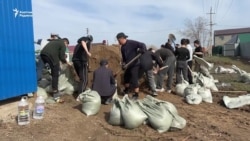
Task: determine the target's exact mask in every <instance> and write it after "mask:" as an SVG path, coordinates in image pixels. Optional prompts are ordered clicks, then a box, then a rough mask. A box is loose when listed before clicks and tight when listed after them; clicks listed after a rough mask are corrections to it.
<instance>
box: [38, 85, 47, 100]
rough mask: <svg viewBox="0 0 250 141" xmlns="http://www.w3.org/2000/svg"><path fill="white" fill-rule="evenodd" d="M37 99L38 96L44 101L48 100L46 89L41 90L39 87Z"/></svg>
mask: <svg viewBox="0 0 250 141" xmlns="http://www.w3.org/2000/svg"><path fill="white" fill-rule="evenodd" d="M36 94H37V97H38V96H42V97H43V99H47V98H48V94H47V92H46V91H45V89H43V88H41V87H37V91H36Z"/></svg>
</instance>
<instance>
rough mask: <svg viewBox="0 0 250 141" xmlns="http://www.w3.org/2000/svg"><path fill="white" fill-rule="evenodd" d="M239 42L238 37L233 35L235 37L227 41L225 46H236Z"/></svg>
mask: <svg viewBox="0 0 250 141" xmlns="http://www.w3.org/2000/svg"><path fill="white" fill-rule="evenodd" d="M237 41H238V35H233V37H232V38H231V39H230V40H229V41H227V42H226V43H225V44H235V43H237Z"/></svg>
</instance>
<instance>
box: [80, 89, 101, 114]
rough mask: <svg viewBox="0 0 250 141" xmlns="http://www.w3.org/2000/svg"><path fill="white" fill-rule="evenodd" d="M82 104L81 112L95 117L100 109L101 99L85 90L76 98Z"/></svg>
mask: <svg viewBox="0 0 250 141" xmlns="http://www.w3.org/2000/svg"><path fill="white" fill-rule="evenodd" d="M77 99H79V100H80V101H81V102H82V112H83V113H84V114H86V115H87V116H90V115H95V114H97V113H98V112H99V110H100V108H101V97H100V95H99V94H98V92H96V91H93V90H91V89H87V90H86V91H84V92H83V93H81V94H80V95H79V96H78V98H77Z"/></svg>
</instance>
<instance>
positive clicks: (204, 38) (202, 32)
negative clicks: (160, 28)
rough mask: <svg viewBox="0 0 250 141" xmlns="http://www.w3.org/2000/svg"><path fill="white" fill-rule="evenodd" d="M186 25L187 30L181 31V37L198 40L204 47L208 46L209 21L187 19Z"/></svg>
mask: <svg viewBox="0 0 250 141" xmlns="http://www.w3.org/2000/svg"><path fill="white" fill-rule="evenodd" d="M184 24H185V29H184V30H182V31H180V34H181V35H183V36H186V37H187V38H189V39H190V40H191V41H194V40H197V39H198V40H200V42H201V44H202V45H203V46H204V45H207V44H208V39H209V38H208V35H209V30H208V29H207V24H208V21H207V20H206V19H205V18H203V17H197V18H196V19H195V20H194V21H192V20H190V19H186V20H185V23H184Z"/></svg>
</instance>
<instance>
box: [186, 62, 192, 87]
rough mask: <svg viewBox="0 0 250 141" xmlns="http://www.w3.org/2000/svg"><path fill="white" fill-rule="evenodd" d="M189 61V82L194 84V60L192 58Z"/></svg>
mask: <svg viewBox="0 0 250 141" xmlns="http://www.w3.org/2000/svg"><path fill="white" fill-rule="evenodd" d="M187 63H188V66H189V68H190V70H189V69H188V82H189V84H193V76H192V72H191V70H192V67H193V61H192V60H191V61H188V62H187Z"/></svg>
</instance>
